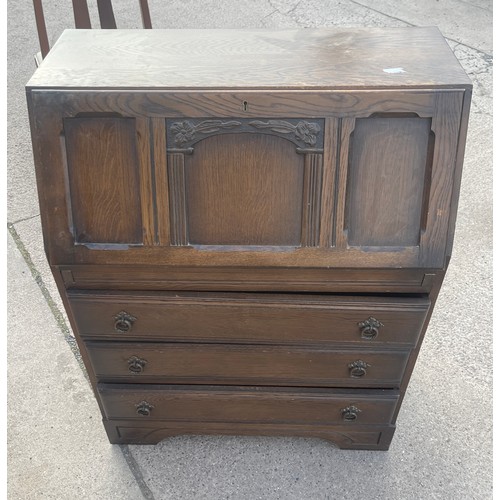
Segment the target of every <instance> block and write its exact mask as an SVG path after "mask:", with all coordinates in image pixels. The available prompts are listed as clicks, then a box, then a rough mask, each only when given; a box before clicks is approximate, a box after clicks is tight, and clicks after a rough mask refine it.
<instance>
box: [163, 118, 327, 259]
mask: <svg viewBox="0 0 500 500" xmlns="http://www.w3.org/2000/svg"><path fill="white" fill-rule="evenodd" d="M165 124H166V146H167V158H168V160H167V161H168V176H169V199H170V217H169V219H170V226H171V231H170V237H171V244H172V245H174V246H188V245H192V246H196V247H199V248H202V247H203V248H205V249H223V248H222V247H226V248H229V247H238V249H240V250H242V249H243V247H247V248H248V249H253V250H259V249H265V248H266V247H268V248H270V247H275V248H276V247H300V246H303V247H315V246H319V243H320V220H321V191H322V175H323V144H324V120H323V119H296V118H292V119H288V118H287V119H283V120H281V119H280V120H277V119H276V120H275V119H267V118H262V119H261V118H259V119H256V118H238V117H237V118H234V119H231V118H228V119H212V118H189V119H185V120H181V121H175V120H166V121H165ZM235 249H236V248H235Z"/></svg>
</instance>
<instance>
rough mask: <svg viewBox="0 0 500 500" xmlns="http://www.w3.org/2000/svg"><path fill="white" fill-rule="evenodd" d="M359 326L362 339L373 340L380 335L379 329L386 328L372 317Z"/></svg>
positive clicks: (361, 322)
mask: <svg viewBox="0 0 500 500" xmlns="http://www.w3.org/2000/svg"><path fill="white" fill-rule="evenodd" d="M358 326H359V329H360V330H361V338H362V339H367V340H372V339H374V338H375V337H376V336H377V335H378V330H379V328H381V327H382V326H384V324H383V323H382V322H380V321H379V320H378V319H376V318H374V317H373V316H370V317H369V318H368V319H366V320H365V321H360V322H359V323H358Z"/></svg>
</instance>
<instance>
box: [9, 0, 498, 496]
mask: <svg viewBox="0 0 500 500" xmlns="http://www.w3.org/2000/svg"><path fill="white" fill-rule="evenodd" d="M89 3H90V4H91V5H92V6H93V5H94V3H95V2H89ZM115 3H117V4H118V7H117V9H116V13H117V21H118V23H119V25H120V27H123V28H134V27H139V13H138V7H137V2H136V1H135V0H121V1H120V2H115ZM70 5H71V2H70V1H69V0H67V1H65V2H61V1H56V0H46V1H45V2H44V6H45V10H46V15H47V19H48V21H47V22H48V26H49V30H50V32H51V39H52V40H53V41H54V40H55V39H57V37H58V35H59V34H60V33H61V31H62V29H64V28H66V27H71V23H72V15H71V11H70ZM150 5H151V11H152V18H153V23H154V26H155V27H158V28H160V27H161V28H174V27H175V28H238V27H252V28H253V27H313V26H425V25H437V26H438V27H439V28H440V29H441V31H442V32H443V34H444V35H445V36H446V38H447V40H448V42H449V44H450V46H451V47H452V49H453V50H454V52H455V54H456V56H457V57H458V59H459V60H460V62H461V63H462V65H463V67H464V68H465V70H466V71H467V73H468V74H469V76H470V77H471V79H472V81H473V83H474V95H473V102H472V110H471V116H470V125H469V135H468V142H467V149H466V158H465V165H464V174H463V181H462V189H461V198H460V205H459V214H458V220H457V229H456V236H455V247H454V253H453V258H452V261H451V265H450V269H449V273H448V275H447V278H446V280H445V283H444V285H443V289H442V293H441V295H440V297H439V300H438V303H437V306H436V309H435V313H434V316H433V318H432V321H431V324H430V327H429V330H428V333H427V336H426V339H425V342H424V345H423V348H422V351H421V355H420V357H419V360H418V362H417V365H416V368H415V371H414V375H413V378H412V381H411V383H410V386H409V389H408V393H407V395H406V398H405V401H404V403H403V406H402V410H401V413H400V416H399V419H398V428H397V430H396V434H395V437H394V440H393V443H392V447H391V449H390V451H388V452H365V451H339V450H337V449H336V448H335V447H334V446H332V445H331V444H329V443H328V442H325V441H321V440H319V439H299V438H266V437H207V436H183V437H177V438H173V439H169V440H166V441H164V442H162V443H161V444H159V445H157V446H111V445H110V444H109V443H108V441H107V438H106V435H105V433H104V430H103V428H102V426H101V422H100V414H99V411H98V408H97V405H96V403H95V402H94V399H93V396H92V393H91V389H90V387H89V384H88V382H87V380H86V378H85V375H84V372H83V370H82V369H81V363H80V361H79V359H78V352H77V350H76V349H75V347H74V340H73V338H72V334H71V332H70V329H69V326H68V322H67V320H66V317H65V314H64V311H63V309H62V305H61V301H60V299H59V298H58V295H57V291H56V288H55V286H54V283H53V280H52V277H51V275H50V273H49V271H48V267H47V264H46V262H45V257H44V254H43V243H42V237H41V228H40V217H39V208H38V201H37V194H36V186H35V177H34V169H33V160H32V155H31V144H30V136H29V126H28V118H27V112H26V105H25V95H24V85H25V83H26V82H27V81H28V79H29V77H30V76H31V74H32V72H33V71H34V69H35V66H34V62H33V54H34V53H35V52H37V51H38V50H39V49H38V45H37V44H38V42H37V35H36V31H35V23H34V16H33V12H32V2H31V0H16V1H13V0H11V1H10V2H9V4H8V144H7V145H8V193H7V195H8V232H9V234H8V252H9V253H8V299H9V300H8V330H9V334H8V498H9V499H12V500H14V499H23V500H24V499H39V498H40V499H42V498H43V499H50V498H54V499H58V500H60V499H68V500H74V499H77V498H78V499H94V498H95V499H106V500H107V499H115V498H116V499H120V500H121V499H140V498H147V499H156V500H161V499H222V498H230V499H252V500H253V499H260V498H262V499H266V500H267V499H302V498H312V499H344V498H345V499H347V498H349V499H351V498H367V499H370V500H371V499H383V500H389V499H394V500H401V499H410V498H411V499H425V500H427V499H450V500H451V499H453V500H457V499H467V500H469V499H482V500H484V499H487V498H492V489H491V488H492V449H491V439H492V408H491V399H492V390H491V384H492V352H491V346H492V328H491V325H492V2H491V0H441V1H438V0H420V1H418V2H415V1H414V0H412V1H410V0H378V1H375V0H359V1H358V0H335V1H328V0H253V1H247V2H236V1H231V0H217V1H215V0H208V1H206V0H205V1H202V0H182V1H181V0H171V1H169V2H164V1H162V0H153V1H150ZM94 7H95V6H94ZM95 12H96V11H95V8H94V10H93V11H92V16H93V17H94V18H95Z"/></svg>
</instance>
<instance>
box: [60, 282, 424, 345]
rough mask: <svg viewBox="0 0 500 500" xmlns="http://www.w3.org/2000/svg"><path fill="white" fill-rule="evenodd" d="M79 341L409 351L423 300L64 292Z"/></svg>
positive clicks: (417, 330) (421, 316) (419, 324)
mask: <svg viewBox="0 0 500 500" xmlns="http://www.w3.org/2000/svg"><path fill="white" fill-rule="evenodd" d="M68 297H69V301H70V304H71V310H72V313H73V316H74V318H75V320H76V323H77V327H78V331H79V333H80V335H81V336H82V337H87V338H100V339H104V338H107V339H113V340H118V339H121V340H150V341H153V340H168V341H180V342H182V341H189V342H224V343H225V342H229V343H275V344H286V343H300V344H303V343H308V344H314V343H321V344H324V343H332V342H335V343H339V342H341V343H348V344H355V345H364V346H374V345H386V344H394V345H400V346H411V347H412V346H414V345H415V344H416V341H417V339H418V336H419V334H420V331H421V330H422V325H423V323H424V320H425V317H426V315H427V312H428V309H429V299H428V298H426V297H399V296H397V297H392V296H383V297H373V296H368V297H366V296H343V295H313V294H311V295H295V294H288V295H281V294H266V293H261V294H247V293H195V292H161V293H160V292H136V293H134V292H105V291H100V292H89V291H71V292H69V293H68Z"/></svg>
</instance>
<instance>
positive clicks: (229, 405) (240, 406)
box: [98, 384, 399, 425]
mask: <svg viewBox="0 0 500 500" xmlns="http://www.w3.org/2000/svg"><path fill="white" fill-rule="evenodd" d="M98 393H99V395H100V398H101V401H102V406H103V409H104V412H105V414H106V416H107V418H120V419H143V420H150V419H151V420H167V421H169V420H171V421H185V422H190V421H196V422H201V421H206V422H246V423H258V422H261V423H266V422H267V423H273V422H274V423H276V422H282V423H297V424H300V423H311V424H312V423H315V424H320V423H324V424H339V423H349V424H352V425H356V424H358V423H359V424H361V425H363V424H388V423H390V422H391V419H392V416H393V414H394V410H395V408H396V404H397V402H398V399H399V394H398V393H397V392H396V391H382V390H372V391H368V390H367V391H361V390H358V391H352V390H351V391H349V390H340V389H337V390H331V389H330V390H326V389H306V388H303V389H300V388H293V389H289V388H280V387H269V388H266V387H227V386H183V385H141V386H137V385H126V384H98Z"/></svg>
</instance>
